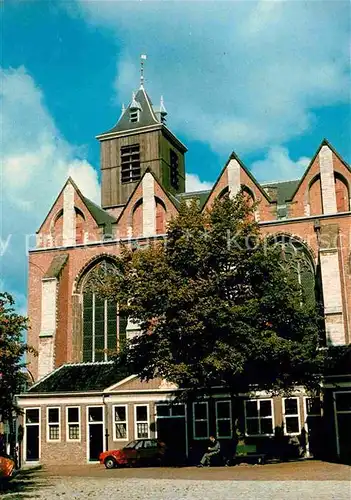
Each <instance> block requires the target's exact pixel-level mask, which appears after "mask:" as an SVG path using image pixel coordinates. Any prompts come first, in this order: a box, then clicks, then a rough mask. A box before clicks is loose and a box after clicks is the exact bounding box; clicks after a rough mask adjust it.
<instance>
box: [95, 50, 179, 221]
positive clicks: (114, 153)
mask: <svg viewBox="0 0 351 500" xmlns="http://www.w3.org/2000/svg"><path fill="white" fill-rule="evenodd" d="M145 59H146V56H141V72H140V88H139V90H138V91H137V92H136V93H134V92H133V94H132V98H131V101H130V103H129V105H128V106H127V108H125V107H124V106H122V113H121V115H120V117H119V120H118V121H117V123H116V125H115V126H114V127H113V128H112V129H110V130H108V131H107V132H104V133H103V134H100V135H98V136H97V137H96V138H97V139H98V140H99V141H100V144H101V184H102V185H101V206H102V208H103V209H105V210H108V211H110V212H111V213H113V214H114V215H118V213H119V212H120V210H121V209H122V207H123V206H124V205H125V204H126V202H127V201H128V199H129V197H130V195H131V194H132V192H133V191H134V189H135V187H136V185H137V184H138V182H139V181H140V179H141V177H142V175H143V173H144V172H145V170H146V169H149V170H151V171H152V172H153V173H154V175H155V176H156V177H157V178H158V180H159V182H160V184H161V185H162V186H163V188H164V189H165V190H166V191H168V192H170V193H172V194H177V193H183V192H184V191H185V159H184V155H185V153H186V151H187V148H186V147H185V146H184V144H182V143H181V141H180V140H179V139H178V138H177V137H176V136H175V135H174V134H173V133H172V132H171V131H170V129H169V128H168V127H167V125H166V116H167V111H166V108H165V106H164V102H163V97H161V99H160V105H159V106H157V107H155V106H153V104H152V102H151V99H150V97H149V96H148V94H147V92H146V90H145V88H144V71H143V70H144V67H143V63H144V60H145Z"/></svg>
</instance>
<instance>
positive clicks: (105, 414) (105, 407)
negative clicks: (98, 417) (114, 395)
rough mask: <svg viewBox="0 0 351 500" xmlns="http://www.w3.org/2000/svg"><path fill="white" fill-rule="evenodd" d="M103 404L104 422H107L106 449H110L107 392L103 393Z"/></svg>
mask: <svg viewBox="0 0 351 500" xmlns="http://www.w3.org/2000/svg"><path fill="white" fill-rule="evenodd" d="M102 404H103V405H104V422H105V450H104V451H107V450H108V438H109V433H108V413H107V406H106V401H105V394H103V395H102Z"/></svg>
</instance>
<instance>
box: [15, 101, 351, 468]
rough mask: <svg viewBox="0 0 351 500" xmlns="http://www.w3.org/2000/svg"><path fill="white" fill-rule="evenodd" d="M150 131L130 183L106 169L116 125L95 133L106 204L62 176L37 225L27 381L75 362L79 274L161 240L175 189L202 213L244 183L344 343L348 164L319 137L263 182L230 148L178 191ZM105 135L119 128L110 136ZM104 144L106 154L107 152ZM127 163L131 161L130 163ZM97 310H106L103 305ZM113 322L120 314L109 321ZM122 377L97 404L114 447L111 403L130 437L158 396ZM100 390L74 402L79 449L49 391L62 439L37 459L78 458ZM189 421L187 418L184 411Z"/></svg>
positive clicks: (350, 276)
mask: <svg viewBox="0 0 351 500" xmlns="http://www.w3.org/2000/svg"><path fill="white" fill-rule="evenodd" d="M145 96H146V94H145ZM143 98H144V97H143ZM145 99H147V96H146V97H145ZM154 119H156V118H155V116H154V115H152V116H151V115H150V120H154ZM133 126H134V125H133ZM150 126H151V125H150ZM155 127H156V128H157V131H158V132H157V134H156V135H157V137H161V135H162V134H163V135H164V137H170V138H171V139H172V140H171V143H169V142H167V141H166V140H165V141H163V142H162V143H160V145H159V146H157V144H158V142H157V141H154V140H152V138H153V137H154V136H155V133H156V132H155V130H153V128H155ZM151 128H152V130H151V129H150V132H149V134H150V136H148V132H147V130H146V129H145V130H144V132H143V141H144V142H143V141H141V145H142V147H144V146H145V147H147V148H149V149H148V155H149V156H150V158H151V157H153V154H155V155H156V156H157V155H160V154H161V153H160V149H159V148H161V149H162V154H161V157H162V158H161V160H160V161H159V160H157V161H154V162H151V161H150V164H149V165H147V166H146V167H145V165H144V166H143V169H142V172H143V173H142V175H141V177H140V178H139V180H138V181H135V180H134V178H133V182H132V183H129V184H128V183H127V184H126V183H125V182H123V181H122V179H119V178H117V177H118V175H117V173H116V172H117V170H116V168H115V167H114V164H115V163H116V164H117V163H121V161H120V160H121V159H120V157H119V154H120V153H119V151H118V148H117V146H116V144H122V143H123V144H124V142H125V141H124V139H123V130H120V129H118V132H113V131H111V132H109V133H106V134H105V135H103V136H99V137H100V139H101V142H102V163H103V167H102V169H103V170H104V172H105V174H104V176H103V186H102V190H103V192H104V193H105V194H104V196H103V197H105V198H106V199H105V204H104V206H106V207H107V209H106V210H103V209H101V208H99V207H97V206H96V205H95V204H93V203H92V202H91V201H90V200H87V199H86V198H85V197H84V195H83V194H82V193H81V192H80V191H79V189H78V187H77V186H76V185H75V183H74V182H73V181H72V179H68V180H67V182H66V184H65V185H64V187H63V189H62V191H61V192H60V193H59V195H58V197H57V199H56V201H55V202H54V204H53V206H52V208H51V210H50V212H49V213H48V214H47V216H46V217H45V219H44V222H43V224H42V225H41V227H40V228H39V230H38V233H37V243H36V248H34V249H32V250H31V251H30V252H29V271H28V315H29V319H30V329H29V331H28V343H29V344H30V345H32V346H33V347H34V348H36V349H37V350H38V351H39V356H38V357H33V356H29V362H30V365H29V369H30V371H31V373H32V375H33V377H34V379H35V380H37V379H38V378H41V377H44V376H45V375H47V374H48V373H50V372H51V371H52V370H53V369H55V368H56V369H57V368H59V367H60V366H62V365H63V364H65V363H80V362H82V360H83V347H84V346H83V344H84V331H83V329H84V328H83V320H84V312H83V311H84V307H83V305H84V304H83V283H84V280H85V277H86V276H87V273H88V272H89V271H90V270H91V269H92V268H93V267H94V266H95V265H97V264H98V263H99V262H101V261H102V260H106V261H110V262H113V260H114V259H115V258H116V257H117V256H118V255H119V254H120V252H121V248H122V245H125V244H127V245H130V246H131V247H132V248H137V247H142V246H143V245H146V244H147V243H148V242H149V241H150V240H152V241H155V240H157V239H159V238H162V237H163V235H164V234H165V232H166V230H167V224H168V223H169V221H170V220H171V218H172V217H174V216H175V215H176V214H177V207H178V206H179V201H180V199H181V197H182V196H186V199H187V200H188V199H189V198H190V199H191V198H194V199H195V200H197V201H198V202H199V204H200V205H201V206H202V210H207V209H210V208H211V206H212V204H213V202H214V200H215V199H216V198H217V197H222V196H223V195H224V194H226V193H228V194H229V196H234V195H235V194H236V193H237V192H238V191H239V190H240V188H243V189H244V190H245V193H246V194H247V196H248V197H250V198H251V199H252V200H254V201H257V202H258V206H257V209H256V213H255V218H256V220H257V221H258V222H259V224H260V227H261V230H262V233H263V234H265V235H272V236H274V235H276V236H279V237H282V236H283V235H284V236H287V237H290V238H292V239H295V240H297V241H299V242H301V243H302V244H303V245H304V248H305V250H306V253H307V254H308V255H309V258H310V260H311V262H312V263H313V266H314V268H315V269H317V268H320V273H321V277H322V291H323V300H324V314H325V330H326V343H328V344H332V345H344V344H348V343H350V342H351V170H350V168H349V166H348V165H347V164H346V163H345V162H344V161H343V160H342V158H340V156H339V155H338V154H337V152H336V151H335V150H334V149H333V148H332V146H331V145H330V144H329V143H328V142H327V141H323V143H322V144H321V146H320V147H319V149H318V150H317V151H316V153H315V155H314V157H313V159H312V161H311V163H310V165H309V166H308V168H307V169H306V172H305V174H304V175H303V177H302V179H301V180H300V181H289V182H286V183H271V184H268V183H267V184H263V185H260V184H259V183H258V182H257V181H256V180H255V179H254V177H253V176H252V175H251V173H250V172H249V170H248V169H246V167H245V165H244V164H243V163H242V162H241V160H240V159H239V158H238V157H237V156H236V155H235V154H234V153H233V154H232V155H231V156H230V158H229V160H228V162H227V163H226V165H225V166H224V168H223V170H222V172H221V173H220V175H219V178H218V180H217V182H216V183H215V185H214V187H213V189H212V190H210V191H209V192H207V193H203V192H202V193H188V194H184V193H182V192H181V191H182V189H183V188H182V186H183V184H184V183H183V181H184V176H183V170H184V158H183V153H184V152H185V151H186V148H185V147H184V146H183V145H182V144H181V143H180V142H179V141H178V140H177V139H176V138H175V137H174V136H173V135H172V134H171V132H170V131H169V130H168V129H167V128H166V127H165V126H164V124H163V123H159V124H157V125H155V126H154V125H152V127H151ZM114 134H117V135H118V141H117V142H116V140H115V139H114ZM133 134H134V135H133ZM158 134H160V135H158ZM170 134H171V135H170ZM163 135H162V137H163ZM125 136H126V144H127V143H128V144H134V143H135V141H137V138H138V137H139V135H138V130H137V128H136V129H135V131H133V130H127V131H126V133H125ZM116 137H117V136H116ZM155 137H156V136H155ZM123 141H124V142H123ZM177 141H178V142H177ZM123 144H122V145H123ZM170 144H171V149H172V148H173V149H174V144H177V147H178V149H179V151H182V156H181V161H180V160H179V158H180V157H179V158H178V160H177V161H180V164H179V165H180V166H179V169H180V172H179V175H180V174H181V183H180V184H179V185H178V188H177V189H176V188H175V187H174V186H173V187H172V186H171V185H169V183H170V182H173V183H175V184H176V183H177V175H174V171H172V170H171V167H172V166H171V164H170V161H169V159H168V155H169V154H170V150H169V148H170ZM172 144H173V146H172ZM143 145H144V146H143ZM124 147H125V146H124ZM142 147H141V149H142ZM150 148H151V149H150ZM152 148H154V149H152ZM155 148H156V149H155ZM149 150H150V151H151V152H152V154H151V152H150V151H149ZM107 151H109V152H110V153H109V154H108V155H107V156H106V152H107ZM121 154H122V153H121ZM140 154H141V157H142V154H143V151H140ZM115 157H116V158H115ZM171 157H172V155H171ZM173 158H174V155H173ZM133 161H134V160H133ZM111 162H112V163H111ZM144 163H145V162H144ZM132 164H133V162H131V167H130V168H132ZM144 167H145V168H146V169H145V168H144ZM173 167H174V165H173ZM111 172H113V175H114V177H113V178H112V174H111ZM172 175H173V177H172ZM109 183H111V186H109ZM132 184H133V186H132ZM132 188H133V189H132ZM116 193H118V196H120V197H122V198H123V199H126V200H127V201H126V203H124V204H123V205H118V206H109V205H110V203H109V201H108V200H109V199H110V198H111V197H112V198H116V197H117V198H118V196H117V194H116ZM109 197H110V198H109ZM112 198H111V199H112ZM117 198H116V199H117ZM122 198H121V199H122ZM201 200H202V201H201ZM94 300H95V299H94ZM104 307H105V311H106V310H107V304H105V305H104ZM120 321H121V318H120V317H119V318H118V322H120ZM118 324H119V323H118ZM137 331H138V327H137V325H134V324H132V323H131V322H130V321H128V322H127V325H126V334H127V336H132V335H135V334H136V333H137ZM118 335H119V334H118ZM116 342H117V338H116ZM118 342H119V340H118ZM118 342H117V344H118ZM128 384H129V386H128V385H127V386H126V388H127V389H128V390H129V391H130V394H129V396H128V398H127V399H124V400H123V398H122V399H121V396H120V395H119V396H118V397H117V396H116V395H115V394H114V395H112V396H111V399H109V402H108V403H106V409H105V410H104V411H106V421H105V424H106V426H107V428H108V429H109V437H108V443H105V444H104V446H113V447H114V448H116V447H118V446H119V445H120V443H118V442H112V441H111V439H113V438H112V437H111V436H112V435H113V433H112V428H113V425H112V420H111V419H112V406H111V405H112V402H113V401H115V402H116V401H117V402H118V401H119V402H120V403H121V404H122V403H123V404H126V405H127V406H128V422H129V423H130V425H129V426H128V429H129V430H128V438H129V439H133V437H134V424H132V422H133V419H134V414H133V411H134V410H133V408H134V405H135V404H137V403H139V402H141V403H145V404H149V405H150V408H149V411H150V415H152V418H154V415H155V408H154V403H155V401H157V398H156V399H155V394H154V393H153V392H152V391H151V390H156V391H157V390H159V387H160V386H159V382H158V381H154V382H150V384H149V385H148V386H147V389H148V390H150V391H151V392H150V393H147V391H146V388H145V386H142V387H141V386H140V382H139V381H137V380H132V381H129V382H128ZM126 388H125V389H126ZM139 390H145V391H146V392H145V395H144V396H142V395H141V394H140V393H138V391H139ZM133 391H134V392H133ZM161 392H162V391H161ZM131 394H133V396H131ZM162 394H163V393H162ZM94 397H95V396H94ZM101 397H102V395H101V396H96V398H97V399H96V400H94V399H91V398H92V396H86V395H85V396H84V397H83V396H82V398H81V402H80V403H79V406H80V408H81V409H80V411H81V436H82V439H81V442H80V443H79V446H78V444H77V443H73V442H69V441H67V439H66V434H65V433H66V424H65V415H66V413H65V412H66V406H67V405H68V404H70V403H69V402H66V399H67V398H65V397H63V396H62V397H61V396H60V397H56V399H55V398H54V401H56V403H57V404H56V406H59V407H60V408H61V413H60V418H61V440H60V442H55V443H51V442H48V441H47V440H46V438H45V436H44V435H43V434H42V436H41V456H42V463H50V461H54V462H55V463H58V457H65V458H64V462H65V463H68V462H67V460H69V461H70V462H69V463H72V464H73V463H76V462H79V463H82V462H84V461H86V459H87V451H86V436H87V429H86V425H87V419H86V411H87V410H86V408H87V407H88V406H89V404H90V403H88V402H87V401H88V400H89V401H95V402H97V403H96V404H99V405H101V404H103V405H105V403H104V402H103V400H102V399H101ZM303 397H304V396H303V395H301V394H300V395H299V398H300V399H299V405H300V406H299V407H300V411H299V415H304V412H305V409H304V406H303V405H304V400H303ZM38 398H39V399H38ZM38 398H37V404H38V405H39V406H40V407H41V428H42V429H46V425H47V422H46V407H47V406H49V405H48V402H47V400H46V399H40V397H39V396H38ZM131 398H132V399H131ZM143 398H144V399H143ZM30 400H31V398H25V399H23V400H22V402H21V404H22V406H23V407H28V405H31V402H30ZM54 401H53V402H54ZM91 404H92V403H91ZM116 404H117V403H116ZM118 404H119V403H118ZM282 404H283V403H282V400H281V399H275V400H274V415H275V416H274V420H275V422H276V424H277V425H280V424H281V423H282V408H281V405H282ZM104 408H105V406H104ZM213 408H215V405H214V407H213ZM213 411H215V410H213ZM189 418H193V416H191V415H190V414H189ZM211 418H212V417H211ZM301 418H302V417H301ZM212 424H213V423H212ZM212 424H211V425H212ZM189 425H190V424H189ZM45 432H46V431H45ZM104 439H105V438H104ZM189 439H190V438H189ZM84 440H85V441H84ZM195 448H196V446H195Z"/></svg>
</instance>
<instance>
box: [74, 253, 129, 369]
mask: <svg viewBox="0 0 351 500" xmlns="http://www.w3.org/2000/svg"><path fill="white" fill-rule="evenodd" d="M113 271H115V267H114V266H113V264H111V263H109V262H107V261H102V262H100V263H99V264H97V265H96V266H95V267H94V268H93V269H92V270H91V271H90V272H89V273H88V275H87V276H86V278H85V280H84V284H83V289H82V291H83V362H85V361H107V360H108V359H110V357H111V353H112V352H116V351H118V350H120V349H121V347H123V345H124V343H125V341H126V328H127V317H126V316H125V315H124V314H121V313H120V310H119V306H118V304H116V302H114V301H111V300H107V299H103V298H101V297H100V296H99V295H98V294H97V293H96V291H95V290H96V286H95V284H96V280H99V279H101V277H102V276H104V273H106V272H107V273H111V272H113Z"/></svg>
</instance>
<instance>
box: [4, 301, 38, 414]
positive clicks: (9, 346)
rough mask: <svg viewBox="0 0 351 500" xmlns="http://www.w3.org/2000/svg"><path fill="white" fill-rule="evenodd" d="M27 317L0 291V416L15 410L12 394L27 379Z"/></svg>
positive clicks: (16, 410) (30, 350) (15, 411)
mask: <svg viewBox="0 0 351 500" xmlns="http://www.w3.org/2000/svg"><path fill="white" fill-rule="evenodd" d="M27 327H28V320H27V318H26V317H24V316H21V315H19V314H17V313H16V312H15V310H14V300H13V298H12V296H11V295H10V294H8V293H0V420H2V421H5V420H11V419H12V415H13V413H18V408H17V406H16V404H15V398H14V396H15V394H16V393H18V392H19V391H20V389H21V387H22V386H23V384H24V383H25V381H26V377H27V376H26V373H25V372H24V371H23V368H24V367H25V366H26V365H25V363H24V360H23V356H24V355H25V353H27V352H33V353H35V350H34V349H33V348H31V347H30V346H28V345H27V344H26V343H25V342H24V341H23V333H24V331H25V330H27Z"/></svg>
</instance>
